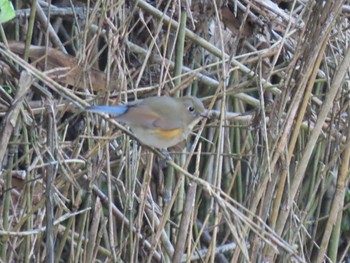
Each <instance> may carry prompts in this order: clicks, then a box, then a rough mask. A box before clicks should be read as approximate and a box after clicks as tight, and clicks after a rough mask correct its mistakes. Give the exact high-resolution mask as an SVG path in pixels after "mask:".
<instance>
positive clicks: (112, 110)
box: [85, 105, 128, 115]
mask: <svg viewBox="0 0 350 263" xmlns="http://www.w3.org/2000/svg"><path fill="white" fill-rule="evenodd" d="M85 109H86V110H87V111H90V112H102V113H107V114H110V115H122V114H125V113H126V112H127V111H128V107H127V106H123V105H120V106H102V105H101V106H90V107H86V108H85Z"/></svg>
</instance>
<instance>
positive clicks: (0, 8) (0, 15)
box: [0, 0, 16, 23]
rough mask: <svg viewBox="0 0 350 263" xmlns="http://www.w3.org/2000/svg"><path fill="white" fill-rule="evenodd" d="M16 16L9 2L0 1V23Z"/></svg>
mask: <svg viewBox="0 0 350 263" xmlns="http://www.w3.org/2000/svg"><path fill="white" fill-rule="evenodd" d="M15 16H16V12H15V9H14V8H13V5H12V3H11V1H10V0H0V23H5V22H7V21H10V20H11V19H13V18H14V17H15Z"/></svg>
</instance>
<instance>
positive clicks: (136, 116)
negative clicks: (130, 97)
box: [116, 105, 182, 130]
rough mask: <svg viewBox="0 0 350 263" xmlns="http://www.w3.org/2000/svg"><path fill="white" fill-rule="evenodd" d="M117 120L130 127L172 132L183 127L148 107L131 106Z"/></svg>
mask: <svg viewBox="0 0 350 263" xmlns="http://www.w3.org/2000/svg"><path fill="white" fill-rule="evenodd" d="M116 119H117V120H119V121H121V122H124V123H125V124H127V125H130V126H141V127H145V128H151V129H152V128H160V129H165V130H172V129H178V128H181V127H182V125H181V121H176V120H174V119H173V118H166V117H163V116H162V115H161V113H158V112H155V111H154V110H153V109H151V108H150V107H148V106H146V105H137V106H134V107H132V106H131V107H129V109H128V111H127V112H125V114H122V115H120V116H117V118H116Z"/></svg>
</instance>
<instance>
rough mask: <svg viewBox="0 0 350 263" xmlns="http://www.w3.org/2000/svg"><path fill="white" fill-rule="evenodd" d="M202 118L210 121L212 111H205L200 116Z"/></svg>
mask: <svg viewBox="0 0 350 263" xmlns="http://www.w3.org/2000/svg"><path fill="white" fill-rule="evenodd" d="M200 116H201V117H202V118H205V119H210V111H208V110H207V111H205V112H203V113H201V115H200Z"/></svg>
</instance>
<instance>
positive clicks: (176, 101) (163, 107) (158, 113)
mask: <svg viewBox="0 0 350 263" xmlns="http://www.w3.org/2000/svg"><path fill="white" fill-rule="evenodd" d="M86 110H87V111H89V112H94V113H106V114H109V115H111V117H112V118H114V119H116V120H117V121H119V122H121V123H124V124H125V125H127V126H129V127H130V129H131V131H132V132H133V134H134V135H135V137H136V138H137V139H138V140H139V141H140V142H141V143H142V144H144V145H147V146H151V147H154V148H158V149H167V148H168V147H172V146H174V145H177V144H178V143H180V142H181V141H183V140H186V139H187V137H188V135H189V134H190V133H191V131H192V129H193V127H194V126H195V125H196V124H197V123H198V122H199V121H200V120H201V119H202V118H208V112H207V110H206V109H205V107H204V105H203V103H202V101H201V100H200V99H199V98H197V97H194V96H185V97H181V98H173V97H168V96H156V97H147V98H145V99H142V100H136V101H133V102H130V103H128V104H126V105H118V106H105V105H99V106H89V107H86Z"/></svg>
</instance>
